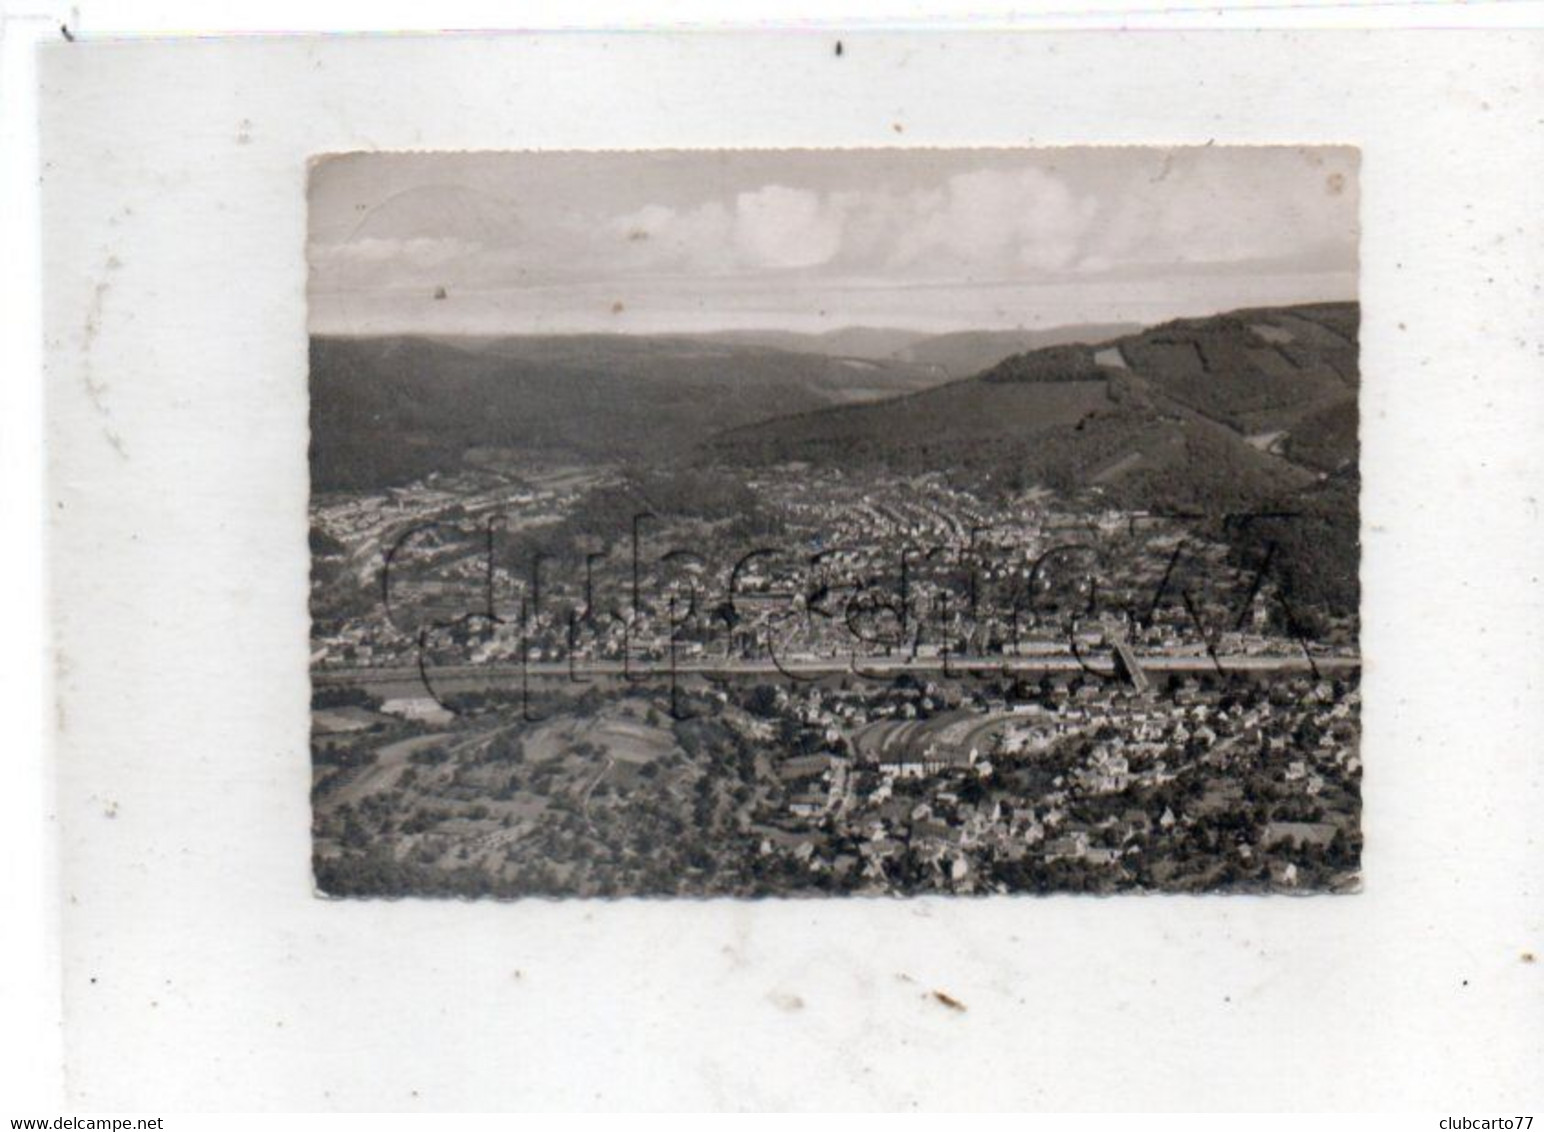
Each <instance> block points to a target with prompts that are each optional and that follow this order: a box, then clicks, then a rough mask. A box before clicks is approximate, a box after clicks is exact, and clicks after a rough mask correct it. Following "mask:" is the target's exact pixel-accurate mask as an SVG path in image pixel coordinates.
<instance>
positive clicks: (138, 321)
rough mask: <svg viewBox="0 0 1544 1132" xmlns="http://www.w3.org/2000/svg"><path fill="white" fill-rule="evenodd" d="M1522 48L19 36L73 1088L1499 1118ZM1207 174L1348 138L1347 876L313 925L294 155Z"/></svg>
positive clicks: (1531, 159)
mask: <svg viewBox="0 0 1544 1132" xmlns="http://www.w3.org/2000/svg"><path fill="white" fill-rule="evenodd" d="M838 37H840V38H841V39H842V40H843V41H844V45H845V50H844V53H843V55H842V57H841V58H840V59H838V58H836V57H835V55H834V51H833V47H834V42H835V39H836V38H838ZM1541 64H1544V39H1541V38H1540V37H1539V36H1537V35H1536V34H1535V35H1532V36H1529V35H1525V34H1500V33H1498V34H1492V35H1488V36H1482V35H1475V34H1458V35H1455V34H1445V35H1437V34H1398V33H1382V34H1377V35H1358V34H1335V35H1309V34H1254V33H1228V34H1192V35H1188V36H1166V35H1160V34H1156V33H1150V32H1144V33H1129V34H1122V35H1114V34H1111V35H1070V34H1068V35H1058V36H1048V37H1044V38H1036V37H1027V36H1023V37H1014V36H1008V35H1002V34H992V35H958V34H956V35H953V36H947V37H928V36H922V35H915V34H914V35H889V36H883V35H875V34H870V33H854V32H851V31H845V30H843V31H836V30H821V29H809V30H805V31H802V32H797V33H787V34H782V35H776V36H762V37H760V38H747V37H740V38H735V37H729V36H722V35H698V36H687V37H681V36H663V35H638V34H632V35H623V36H601V35H594V34H586V35H577V36H567V37H539V38H538V37H525V38H505V39H496V40H469V39H463V40H441V41H434V42H431V41H426V40H420V39H411V38H396V37H382V38H375V39H372V40H368V41H352V42H345V41H341V40H337V39H328V40H311V41H296V40H248V41H239V42H213V41H205V42H201V43H195V42H184V43H180V44H176V45H158V44H138V45H124V44H105V43H96V44H88V43H77V44H75V45H62V44H61V45H60V46H59V47H57V48H55V49H52V50H50V51H48V52H46V54H45V56H44V58H43V59H42V75H43V87H42V104H43V112H44V116H43V131H42V132H43V139H44V153H43V157H44V158H45V160H46V161H47V162H48V164H47V166H46V167H45V177H44V183H43V188H42V198H43V205H44V213H43V233H44V239H43V243H42V251H43V260H44V264H45V283H46V286H45V288H44V293H43V302H44V311H45V315H46V319H45V342H46V352H47V363H48V367H47V373H46V379H45V380H46V394H47V409H48V413H49V421H50V423H49V431H48V444H49V457H50V470H49V477H48V482H47V494H46V498H45V507H44V509H45V510H46V513H47V516H48V520H49V538H50V546H49V553H50V572H51V577H50V583H51V590H52V592H51V601H52V617H53V626H54V632H55V634H56V643H57V647H58V659H57V663H56V664H55V666H54V681H53V691H54V693H55V695H56V697H57V710H51V711H50V713H49V715H48V718H47V720H46V723H47V726H48V730H49V738H50V741H51V747H52V749H51V754H50V760H51V766H52V767H53V769H54V772H55V774H54V781H53V782H52V784H51V787H50V789H51V790H53V791H54V798H53V802H54V808H53V813H55V814H56V815H57V822H56V828H57V832H58V835H59V842H58V844H59V852H58V861H57V865H58V876H57V884H58V890H59V894H60V904H61V910H62V915H63V920H62V924H63V927H62V936H61V937H60V948H61V958H62V961H63V981H64V1008H65V1022H66V1027H65V1047H66V1064H67V1079H66V1087H67V1098H66V1104H67V1106H68V1107H69V1108H70V1109H71V1110H88V1109H90V1110H107V1109H118V1110H121V1109H147V1110H158V1109H159V1110H168V1109H190V1108H217V1109H248V1108H265V1107H274V1108H304V1109H332V1108H338V1109H358V1108H391V1109H409V1110H411V1109H417V1108H422V1109H436V1108H460V1107H477V1108H500V1107H530V1106H561V1107H607V1108H611V1107H621V1106H644V1107H663V1106H694V1107H695V1106H712V1107H726V1108H764V1107H766V1108H774V1107H775V1108H781V1107H816V1106H857V1107H883V1108H891V1107H902V1108H905V1107H913V1106H921V1107H942V1106H960V1107H1001V1106H1025V1107H1032V1108H1073V1109H1082V1108H1113V1107H1131V1108H1180V1109H1191V1108H1202V1109H1208V1108H1228V1107H1232V1108H1265V1109H1295V1108H1320V1107H1328V1108H1361V1107H1376V1108H1396V1107H1397V1108H1411V1107H1414V1108H1428V1109H1438V1108H1440V1109H1442V1110H1444V1111H1447V1112H1453V1113H1463V1112H1474V1111H1476V1110H1478V1109H1487V1110H1488V1109H1491V1108H1501V1109H1506V1110H1519V1109H1521V1110H1526V1109H1527V1108H1528V1107H1529V1106H1530V1105H1531V1106H1533V1107H1535V1108H1537V1107H1538V1105H1539V1101H1540V1100H1541V1098H1544V1079H1541V1074H1540V1073H1539V1066H1540V1065H1541V1064H1544V1009H1541V1007H1544V982H1541V979H1544V964H1541V963H1539V962H1534V963H1531V964H1530V963H1526V962H1524V961H1523V959H1522V956H1523V954H1524V953H1525V952H1531V953H1533V954H1536V955H1537V954H1540V953H1544V915H1541V910H1544V901H1541V888H1540V885H1541V881H1544V865H1541V860H1544V858H1541V854H1540V852H1539V845H1538V833H1537V823H1538V821H1539V815H1541V814H1544V788H1541V782H1540V778H1541V771H1540V758H1539V754H1540V747H1541V740H1540V735H1541V729H1540V724H1541V723H1544V700H1541V697H1540V695H1539V682H1540V677H1541V675H1544V650H1541V648H1540V640H1539V630H1540V628H1541V626H1544V617H1541V616H1540V614H1541V609H1540V589H1539V581H1538V575H1539V569H1540V566H1541V565H1544V562H1541V558H1544V555H1541V546H1540V538H1539V521H1540V515H1539V509H1538V493H1539V488H1540V484H1541V479H1540V475H1539V472H1540V458H1539V456H1538V453H1537V439H1538V437H1539V435H1540V428H1541V426H1544V384H1541V382H1540V369H1541V347H1540V332H1541V329H1544V328H1541V325H1540V323H1541V318H1540V310H1541V301H1540V300H1541V294H1540V280H1541V278H1544V276H1541V270H1540V269H1541V267H1544V262H1541V260H1544V231H1541V228H1544V223H1541V217H1544V190H1541V189H1540V187H1539V186H1540V185H1541V184H1544V169H1541V164H1544V162H1541V160H1540V157H1541V152H1540V146H1539V140H1540V127H1539V122H1540V119H1541V117H1544V88H1541V77H1544V66H1541ZM897 122H899V123H901V124H902V126H903V127H904V133H903V134H900V135H898V134H897V133H896V132H895V131H894V129H893V126H894V124H895V123H897ZM242 137H246V138H247V139H248V140H246V141H245V142H243V141H242V140H241V139H242ZM1208 140H1215V141H1217V142H1219V143H1223V142H1227V143H1238V142H1249V141H1258V142H1294V141H1301V142H1312V143H1328V142H1349V143H1352V144H1357V145H1360V146H1361V147H1362V148H1363V164H1362V194H1363V209H1364V222H1363V233H1364V243H1363V262H1364V270H1363V286H1362V298H1363V304H1364V306H1363V318H1364V322H1363V338H1362V342H1363V373H1364V388H1363V473H1364V483H1365V498H1364V506H1363V517H1364V582H1365V590H1366V607H1365V626H1364V635H1363V651H1364V655H1365V657H1366V675H1365V689H1366V699H1367V702H1366V712H1365V726H1366V738H1365V744H1364V756H1365V759H1366V763H1367V775H1366V782H1365V792H1366V814H1365V831H1366V835H1367V852H1366V855H1365V873H1366V877H1365V885H1364V890H1363V892H1362V893H1360V894H1359V895H1356V896H1353V897H1345V898H1303V899H1287V898H1280V897H1277V898H1179V897H1147V898H1141V897H1138V898H1116V899H1089V898H1071V897H1069V898H1054V899H989V900H969V901H948V900H914V901H908V902H900V901H896V902H890V901H848V902H817V901H791V902H637V901H623V902H616V903H605V902H589V903H548V902H522V903H516V904H463V903H425V902H416V901H406V902H400V903H331V902H325V901H320V900H317V899H315V898H313V897H312V895H311V893H310V888H309V861H308V858H309V846H310V839H309V829H308V824H309V812H308V803H307V787H308V783H309V765H308V751H307V742H306V739H307V715H306V704H307V695H308V686H307V679H306V668H305V664H306V655H307V640H306V637H307V633H306V620H305V601H306V570H307V559H306V542H305V532H306V517H305V500H306V468H305V443H306V394H305V357H306V338H305V329H304V328H305V311H304V258H303V253H304V246H303V245H304V233H305V214H304V196H303V188H304V167H305V160H306V158H307V157H308V156H309V155H310V154H313V153H318V152H327V151H337V150H350V149H361V148H436V149H447V148H499V149H503V148H515V149H520V148H633V147H650V146H745V145H755V146H810V145H815V146H820V145H833V146H834V145H895V144H904V145H971V144H982V145H1011V144H1037V145H1048V144H1080V143H1089V142H1095V143H1098V142H1105V143H1117V142H1119V143H1133V142H1173V143H1198V142H1206V141H1208ZM18 810H20V807H18ZM48 887H52V885H51V884H50V885H49V886H48ZM933 989H939V990H942V991H945V992H947V993H948V994H949V995H951V996H953V997H954V998H956V999H958V1000H961V1001H962V1002H964V1003H965V1004H966V1005H967V1007H968V1010H967V1011H966V1012H964V1013H958V1012H955V1011H950V1010H948V1009H945V1008H942V1007H941V1006H940V1005H939V1004H938V1003H937V1002H936V1001H933V1000H932V999H931V998H930V996H929V994H928V992H930V991H931V990H933ZM792 996H796V997H797V999H798V1000H800V1001H801V1002H802V1004H803V1005H802V1008H801V1009H796V1010H790V1009H787V1008H786V1006H787V1003H788V1002H789V1001H790V998H791V997H792ZM40 1060H42V1061H45V1062H46V1060H47V1058H46V1056H45V1057H42V1058H41V1059H40Z"/></svg>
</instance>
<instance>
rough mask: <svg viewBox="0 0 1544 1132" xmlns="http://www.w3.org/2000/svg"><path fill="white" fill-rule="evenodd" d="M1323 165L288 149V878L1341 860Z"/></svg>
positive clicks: (1311, 868)
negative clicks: (302, 437) (301, 685)
mask: <svg viewBox="0 0 1544 1132" xmlns="http://www.w3.org/2000/svg"><path fill="white" fill-rule="evenodd" d="M1359 166H1360V162H1359V154H1358V151H1357V150H1356V149H1355V148H1353V147H1348V146H1284V145H1278V146H1238V145H1233V146H1188V147H1178V148H1165V147H1157V146H1125V147H1120V146H1115V147H1092V146H1089V147H1073V148H1018V149H1014V148H993V149H971V148H937V149H935V148H890V149H793V150H756V149H744V150H696V151H689V150H676V151H669V150H666V151H607V152H549V153H536V152H497V151H495V152H401V153H392V152H382V153H343V154H334V155H323V156H319V157H316V158H313V160H312V162H311V165H310V170H309V185H308V198H307V209H308V213H307V215H308V241H307V262H308V265H309V281H308V288H307V303H308V321H309V334H310V358H309V398H310V402H309V404H310V410H309V412H310V442H309V466H310V484H311V487H310V505H309V521H310V555H311V574H310V615H311V638H310V649H311V658H310V672H311V686H312V701H311V728H312V740H311V758H312V787H311V805H312V813H313V828H312V834H313V839H312V849H313V862H312V863H313V868H314V877H315V884H316V887H317V890H318V892H319V893H320V894H322V895H325V896H329V897H447V896H455V897H488V898H503V899H514V898H522V897H574V898H596V897H621V896H648V897H708V896H726V897H760V896H773V897H806V896H809V897H815V896H913V895H921V894H944V895H957V896H978V895H994V894H996V895H1001V894H1046V893H1090V894H1116V893H1153V892H1159V893H1212V892H1216V893H1272V894H1292V893H1296V894H1332V893H1344V892H1348V891H1353V890H1355V889H1356V888H1357V887H1358V886H1359V883H1360V865H1361V849H1362V833H1361V779H1362V763H1361V752H1360V730H1361V692H1360V677H1361V659H1360V652H1359V608H1360V600H1361V586H1360V582H1359V494H1360V482H1361V481H1360V470H1359V459H1358V456H1359V445H1358V388H1359V357H1358V330H1359V322H1360V311H1359V305H1358V253H1359V246H1358V242H1359V218H1358V200H1359V183H1358V179H1359Z"/></svg>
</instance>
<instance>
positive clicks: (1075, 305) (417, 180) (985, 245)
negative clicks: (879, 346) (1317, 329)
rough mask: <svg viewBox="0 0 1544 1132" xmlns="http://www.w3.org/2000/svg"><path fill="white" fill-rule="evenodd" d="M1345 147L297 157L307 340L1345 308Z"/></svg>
mask: <svg viewBox="0 0 1544 1132" xmlns="http://www.w3.org/2000/svg"><path fill="white" fill-rule="evenodd" d="M1357 171H1358V155H1357V151H1356V150H1355V149H1352V148H1348V147H1317V148H1314V147H1296V146H1205V147H1185V148H1172V149H1171V148H1159V147H1099V148H1093V147H1090V148H1071V149H906V148H892V149H867V150H863V149H849V150H715V151H638V152H631V153H629V152H606V153H572V152H567V153H535V152H523V153H522V152H488V153H480V152H479V153H362V154H345V155H338V156H329V157H323V158H318V159H317V160H316V161H315V162H314V163H313V165H312V170H311V179H310V189H309V226H310V230H309V237H308V242H307V256H308V261H309V264H310V279H309V288H308V296H309V304H310V321H311V329H312V332H313V333H319V334H355V335H362V334H399V333H422V334H442V335H451V334H473V335H493V334H533V333H540V334H554V333H590V332H619V333H637V334H645V333H677V332H711V331H717V330H726V329H785V330H797V331H808V332H820V331H824V330H835V329H839V328H842V327H846V326H883V327H896V328H901V329H908V330H917V331H927V332H946V331H951V330H965V329H1011V328H1018V327H1024V328H1037V327H1049V326H1059V325H1067V324H1072V323H1083V322H1107V321H1132V322H1140V323H1154V322H1159V321H1163V320H1165V319H1168V318H1174V317H1179V316H1186V315H1202V314H1210V313H1214V312H1217V311H1222V310H1229V309H1235V308H1238V307H1244V306H1268V305H1276V304H1285V303H1296V302H1316V301H1327V300H1340V299H1354V298H1355V297H1356V277H1357V239H1358V229H1357V201H1358V192H1357V188H1358V186H1357Z"/></svg>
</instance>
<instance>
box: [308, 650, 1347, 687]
mask: <svg viewBox="0 0 1544 1132" xmlns="http://www.w3.org/2000/svg"><path fill="white" fill-rule="evenodd" d="M1137 659H1138V660H1139V661H1140V663H1141V665H1142V670H1143V671H1144V672H1146V673H1148V675H1150V676H1151V675H1155V674H1157V675H1167V674H1170V673H1178V674H1190V675H1199V674H1202V673H1206V672H1215V671H1216V670H1217V668H1218V667H1220V668H1221V669H1222V671H1224V672H1239V673H1257V674H1270V673H1302V672H1309V671H1312V670H1313V669H1317V670H1318V671H1319V672H1322V673H1334V672H1349V671H1355V670H1357V669H1360V668H1361V665H1362V658H1361V657H1360V656H1356V655H1353V654H1346V653H1341V654H1334V655H1325V656H1315V657H1314V658H1313V662H1312V664H1310V663H1309V660H1308V658H1307V657H1305V656H1303V655H1302V654H1301V653H1299V654H1297V655H1295V656H1218V657H1217V660H1216V662H1215V663H1214V662H1213V660H1212V658H1211V657H1208V656H1169V655H1165V654H1149V655H1146V656H1141V655H1139V656H1138V658H1137ZM1085 660H1086V666H1085V664H1084V663H1082V662H1080V661H1079V660H1078V658H1077V657H1074V656H1069V655H1063V654H1053V655H1047V656H1019V657H950V658H949V659H948V660H947V661H945V660H944V659H942V658H938V657H918V658H917V659H914V660H908V659H905V658H903V657H874V658H868V659H859V660H858V661H857V662H856V665H857V668H856V671H857V673H858V674H859V675H868V676H898V675H900V674H901V673H903V672H912V673H918V674H922V673H928V674H936V675H945V674H946V672H947V674H948V675H956V674H959V673H975V674H978V675H1026V674H1028V675H1040V674H1042V673H1048V672H1051V673H1054V672H1077V671H1080V670H1082V669H1084V668H1085V667H1086V668H1088V669H1092V670H1093V671H1095V672H1098V673H1101V674H1110V673H1112V672H1113V671H1114V665H1113V662H1112V661H1111V660H1110V659H1109V658H1108V657H1097V656H1096V657H1087V658H1085ZM672 671H674V674H675V675H676V676H677V677H686V676H702V677H718V678H732V677H737V676H738V677H746V676H751V677H755V676H762V677H768V678H775V677H777V676H781V675H787V674H792V675H794V676H802V677H807V678H810V679H820V678H821V677H836V676H846V675H851V674H853V672H854V662H853V661H851V660H843V659H839V658H818V659H812V660H786V661H784V662H783V663H782V665H781V666H779V665H777V664H775V663H773V662H772V661H770V660H744V661H738V662H732V663H726V662H724V661H704V660H696V661H678V662H677V663H676V664H675V665H674V667H673V669H672V666H671V665H670V664H669V662H667V661H636V662H634V663H633V664H631V665H624V664H623V663H622V662H621V661H616V660H593V661H587V662H585V663H583V664H581V665H579V666H578V674H579V676H580V677H581V678H594V677H620V676H622V675H624V672H625V673H627V674H630V675H631V676H632V677H634V678H636V679H640V680H641V679H647V678H654V679H666V678H669V677H670V675H671V673H672ZM428 674H429V679H430V680H431V681H434V682H441V681H446V682H452V683H454V682H459V681H466V680H476V681H478V682H481V683H493V684H500V683H506V682H508V683H517V682H519V681H521V680H522V679H531V680H565V679H567V678H568V677H569V676H570V674H571V673H570V669H569V665H568V662H567V661H542V662H535V661H533V662H532V663H530V664H528V665H526V666H525V668H524V670H522V668H521V666H520V665H517V664H481V665H479V664H461V665H454V664H452V665H442V666H435V667H430V668H429V670H428ZM311 678H312V682H313V683H315V684H316V685H317V686H318V687H350V686H359V685H368V684H411V683H416V682H418V679H419V676H418V669H417V667H416V666H414V665H396V666H390V667H384V666H383V667H375V668H357V667H355V668H344V667H336V668H333V667H329V668H317V669H313V670H312V673H311Z"/></svg>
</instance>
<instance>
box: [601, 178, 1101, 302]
mask: <svg viewBox="0 0 1544 1132" xmlns="http://www.w3.org/2000/svg"><path fill="white" fill-rule="evenodd" d="M1097 207H1098V206H1097V202H1096V201H1095V200H1094V199H1093V198H1091V197H1089V196H1080V195H1079V194H1077V193H1075V192H1074V191H1073V190H1072V189H1071V188H1070V187H1069V186H1068V185H1067V184H1066V183H1064V182H1063V181H1061V180H1060V179H1058V178H1056V177H1054V176H1052V175H1050V174H1047V173H1043V172H1041V171H1039V170H1037V169H1027V170H1019V171H1013V172H1004V171H997V170H990V169H984V170H979V171H976V172H972V173H962V174H959V175H957V176H954V177H951V178H950V179H949V180H948V182H947V183H946V184H945V186H944V187H943V188H942V189H925V190H915V191H911V192H895V191H892V190H888V189H884V188H875V189H867V190H859V189H845V190H841V191H827V192H819V191H816V190H812V189H801V188H792V187H789V186H787V185H781V184H768V185H763V186H761V187H760V188H757V189H754V190H748V191H745V192H741V193H738V194H736V196H735V197H734V198H733V200H732V202H730V203H728V204H725V203H721V202H719V201H710V202H708V203H705V204H701V205H698V206H696V207H694V208H689V209H675V208H671V207H668V206H666V205H661V204H649V205H646V206H645V207H643V208H641V209H638V210H636V211H633V212H629V213H626V214H624V215H622V216H619V217H616V218H614V219H612V220H611V221H609V222H607V223H605V224H604V225H603V227H604V228H605V229H606V230H608V231H609V232H610V233H611V235H612V237H613V238H614V239H617V240H619V241H622V242H623V243H624V244H625V245H626V249H625V251H624V252H623V253H621V258H622V259H623V261H624V262H625V263H626V264H627V265H628V266H629V267H631V268H633V269H635V270H645V269H648V268H650V267H653V268H656V269H662V270H663V269H697V270H718V271H755V270H771V271H780V270H793V269H810V268H820V267H825V266H828V265H831V266H843V267H847V268H849V269H862V270H870V269H884V270H890V271H901V272H904V273H912V274H916V275H919V276H924V277H925V276H933V275H960V274H970V273H972V272H975V273H992V274H1001V273H1003V272H1014V271H1018V272H1022V271H1025V270H1028V271H1031V272H1046V271H1057V270H1062V269H1065V268H1066V267H1068V266H1069V265H1070V264H1071V263H1072V262H1073V261H1074V260H1075V259H1076V257H1077V255H1078V252H1079V250H1080V248H1081V246H1082V242H1083V239H1084V236H1085V234H1086V232H1087V229H1088V227H1089V224H1090V223H1091V221H1092V219H1093V217H1094V214H1095V213H1096V211H1097Z"/></svg>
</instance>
